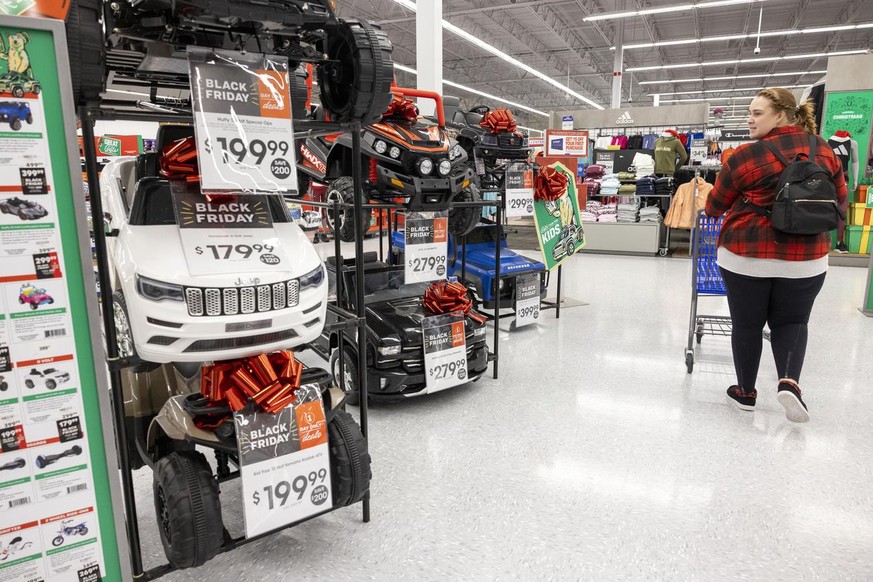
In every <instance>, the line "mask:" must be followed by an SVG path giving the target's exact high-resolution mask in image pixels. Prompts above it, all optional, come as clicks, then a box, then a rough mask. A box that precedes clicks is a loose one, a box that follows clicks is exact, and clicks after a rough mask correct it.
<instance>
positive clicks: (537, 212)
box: [534, 162, 585, 270]
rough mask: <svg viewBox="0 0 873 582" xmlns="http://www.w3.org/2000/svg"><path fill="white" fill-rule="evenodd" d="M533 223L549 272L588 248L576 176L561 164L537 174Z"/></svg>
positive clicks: (556, 163) (544, 167) (540, 170)
mask: <svg viewBox="0 0 873 582" xmlns="http://www.w3.org/2000/svg"><path fill="white" fill-rule="evenodd" d="M534 222H535V223H536V229H537V239H538V240H539V243H540V250H542V252H543V260H544V261H545V264H546V267H547V268H548V269H549V270H552V269H554V268H555V267H557V266H558V265H560V264H561V263H562V262H563V261H564V260H566V259H567V258H568V257H571V256H573V255H574V254H575V253H576V251H578V250H580V249H581V248H582V247H584V246H585V233H584V232H583V230H582V219H581V218H580V216H579V200H578V198H577V196H576V180H575V176H574V174H573V172H571V171H570V170H569V169H567V167H566V166H565V165H564V164H562V163H560V162H555V163H554V164H552V165H549V166H542V167H540V169H539V172H538V173H537V176H536V179H535V187H534Z"/></svg>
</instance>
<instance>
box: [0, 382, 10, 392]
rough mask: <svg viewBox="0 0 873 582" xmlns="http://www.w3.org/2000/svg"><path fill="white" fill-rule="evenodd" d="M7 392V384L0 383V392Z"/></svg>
mask: <svg viewBox="0 0 873 582" xmlns="http://www.w3.org/2000/svg"><path fill="white" fill-rule="evenodd" d="M7 390H9V383H8V382H0V392H6V391H7Z"/></svg>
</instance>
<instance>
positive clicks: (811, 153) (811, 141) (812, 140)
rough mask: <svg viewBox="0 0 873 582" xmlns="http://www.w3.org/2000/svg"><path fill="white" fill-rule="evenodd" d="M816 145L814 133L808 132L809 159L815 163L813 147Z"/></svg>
mask: <svg viewBox="0 0 873 582" xmlns="http://www.w3.org/2000/svg"><path fill="white" fill-rule="evenodd" d="M817 146H818V140H817V139H815V135H813V134H809V161H810V162H812V163H813V164H814V163H815V148H816V147H817Z"/></svg>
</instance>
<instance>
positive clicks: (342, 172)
mask: <svg viewBox="0 0 873 582" xmlns="http://www.w3.org/2000/svg"><path fill="white" fill-rule="evenodd" d="M392 90H393V91H394V100H393V101H392V103H391V105H390V106H389V107H388V110H387V111H386V112H385V113H384V114H383V115H382V120H381V121H380V122H378V123H374V124H372V125H369V126H367V127H364V128H363V129H362V130H361V149H362V155H363V160H362V166H363V170H364V177H365V182H364V192H363V194H364V198H365V200H364V201H365V202H367V201H373V202H376V203H383V204H384V203H394V202H399V203H401V204H403V205H404V207H405V208H406V209H408V210H410V211H413V212H419V211H425V212H427V211H437V210H447V209H450V210H449V230H450V232H452V233H453V234H456V235H462V234H466V233H467V232H469V231H470V230H472V229H473V228H474V227H475V226H476V223H477V222H478V220H479V216H480V214H481V209H480V208H476V207H471V208H456V209H451V204H452V203H453V202H478V201H479V200H480V196H479V190H478V188H477V187H476V185H475V183H474V174H473V171H472V170H471V169H470V167H469V165H468V163H467V161H468V158H467V153H466V152H465V151H464V148H462V147H461V146H460V145H458V144H457V143H456V142H455V141H454V140H452V139H450V138H449V135H448V133H447V132H446V123H445V117H444V114H443V103H442V97H440V95H439V94H437V93H433V92H431V91H419V90H417V89H403V88H394V89H392ZM406 97H424V98H428V99H433V100H434V101H435V102H436V105H437V107H436V109H437V115H436V120H435V121H432V120H430V119H427V118H424V117H420V116H419V115H418V110H417V108H416V107H415V105H414V104H413V102H412V101H410V100H409V99H406ZM312 115H313V116H314V117H315V118H316V119H318V118H319V117H320V118H322V119H323V116H324V113H323V112H321V111H319V110H318V109H316V110H315V111H314V112H313V113H312ZM298 147H299V154H300V155H299V156H298V161H297V170H298V176H299V178H300V190H301V191H303V192H305V191H306V190H307V186H308V185H311V188H309V189H310V190H311V191H317V190H318V189H319V187H320V186H321V187H323V186H327V191H326V192H327V193H326V196H325V198H326V201H328V202H332V201H334V200H338V201H340V202H342V203H343V204H344V206H343V210H342V213H341V215H340V217H339V221H338V224H334V222H335V221H334V216H333V212H326V213H325V222H326V223H327V226H328V228H329V229H330V230H331V231H333V232H335V233H336V234H337V235H338V236H339V238H340V239H341V240H343V241H345V242H349V241H352V240H354V238H355V232H354V209H353V208H352V206H351V205H352V203H353V202H354V188H353V185H352V136H351V134H349V133H341V134H333V135H328V136H323V137H311V138H307V139H306V140H303V141H302V142H298ZM372 213H373V209H372V208H370V207H368V205H367V204H364V208H363V216H361V220H360V223H359V224H361V225H363V226H362V229H363V233H362V234H364V233H366V232H367V230H368V229H369V228H370V225H371V220H370V219H371V216H372Z"/></svg>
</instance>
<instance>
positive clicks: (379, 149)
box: [373, 139, 388, 154]
mask: <svg viewBox="0 0 873 582" xmlns="http://www.w3.org/2000/svg"><path fill="white" fill-rule="evenodd" d="M373 149H374V150H376V153H380V154H384V153H385V152H387V151H388V144H387V143H385V142H384V141H382V140H381V139H377V140H376V143H374V144H373Z"/></svg>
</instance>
